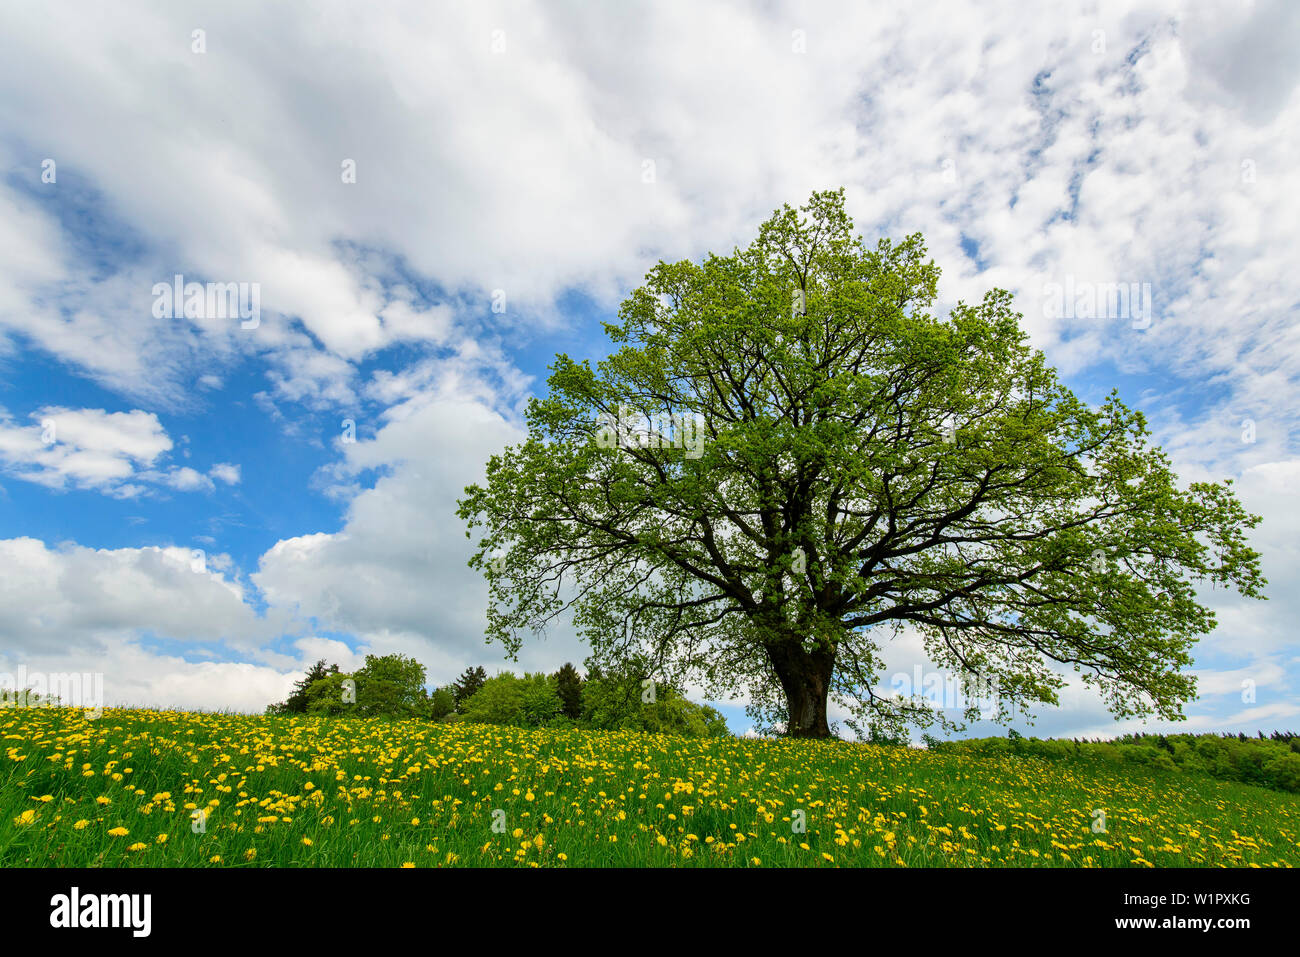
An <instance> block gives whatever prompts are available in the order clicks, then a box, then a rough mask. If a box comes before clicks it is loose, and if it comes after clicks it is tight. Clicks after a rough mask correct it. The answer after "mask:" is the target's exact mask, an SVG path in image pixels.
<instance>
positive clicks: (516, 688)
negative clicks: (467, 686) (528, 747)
mask: <svg viewBox="0 0 1300 957" xmlns="http://www.w3.org/2000/svg"><path fill="white" fill-rule="evenodd" d="M462 711H463V713H464V715H465V720H466V721H473V722H477V723H481V724H506V725H514V726H516V727H521V728H537V727H541V726H542V725H543V724H545V723H546V722H548V721H550V720H551V719H553V718H555V717H557V716H558V715H559V714H560V696H559V694H558V693H557V692H556V689H555V683H554V680H553V679H552V678H550V677H548V676H547V675H544V674H540V673H538V674H525V675H524V676H523V677H522V678H520V677H518V676H516V675H514V674H512V673H510V672H508V671H505V672H502V673H501V674H499V675H497V676H496V677H494V678H489V679H488V680H487V681H485V682H484V683H483V686H482V687H481V688H479V690H478V691H476V692H475V693H474V694H473V695H472V696H471V697H470V698H469V699H468V700H467V701H466V702H465V704H464V706H463V708H462Z"/></svg>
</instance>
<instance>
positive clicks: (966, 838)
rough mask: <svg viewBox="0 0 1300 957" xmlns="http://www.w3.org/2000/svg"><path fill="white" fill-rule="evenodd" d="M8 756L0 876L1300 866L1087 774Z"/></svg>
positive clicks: (823, 763) (1253, 838)
mask: <svg viewBox="0 0 1300 957" xmlns="http://www.w3.org/2000/svg"><path fill="white" fill-rule="evenodd" d="M0 737H3V756H0V865H3V866H6V867H15V866H50V865H59V866H84V865H102V866H110V867H117V866H154V867H157V866H208V865H210V866H267V865H276V866H393V867H401V866H416V867H429V866H448V865H452V866H483V865H489V866H500V865H503V864H504V865H522V866H534V867H535V866H545V867H554V866H569V867H573V866H608V865H613V866H730V867H757V866H762V867H773V866H826V867H831V866H885V867H888V866H905V867H922V866H924V867H945V866H1025V865H1033V866H1053V867H1055V866H1065V867H1113V866H1125V867H1127V866H1136V867H1159V866H1215V865H1226V866H1252V867H1253V866H1260V867H1270V866H1284V867H1289V866H1294V865H1296V864H1297V863H1300V799H1298V798H1297V797H1296V796H1294V795H1289V794H1285V793H1280V792H1276V791H1269V790H1265V789H1262V788H1257V787H1253V786H1249V785H1243V784H1236V783H1230V782H1224V781H1217V780H1213V779H1211V778H1209V777H1205V776H1203V775H1199V774H1192V773H1187V772H1185V771H1169V770H1166V769H1161V768H1158V767H1145V766H1141V765H1122V766H1121V765H1117V764H1116V763H1114V762H1108V761H1104V760H1098V759H1096V758H1094V757H1092V756H1090V755H1088V754H1087V753H1081V754H1080V755H1078V756H1064V757H1059V758H1055V759H1053V760H1043V759H1041V758H1038V757H1035V756H1032V755H1019V754H1000V755H983V754H976V753H967V752H962V751H959V750H951V751H949V750H941V751H936V752H927V751H923V750H914V749H909V748H896V747H885V746H876V745H870V744H850V743H842V742H789V741H767V740H746V739H736V738H722V739H687V738H676V737H670V736H666V735H651V734H642V733H635V732H589V731H576V730H574V731H566V730H539V731H528V730H520V729H513V728H504V727H497V726H490V725H473V724H454V725H430V724H428V723H423V722H416V721H404V722H393V723H389V722H384V721H378V720H363V719H344V718H310V719H307V718H288V717H266V716H244V715H223V714H199V713H185V712H173V711H149V710H112V709H110V710H107V711H105V712H104V715H103V717H101V718H99V719H97V720H88V719H86V718H85V717H84V716H83V713H82V712H80V711H77V710H73V709H64V708H50V709H42V708H23V709H12V710H8V711H6V712H3V713H0ZM200 812H204V813H202V814H200ZM1098 812H1100V813H1098ZM1103 818H1104V827H1105V830H1104V831H1101V832H1098V831H1094V828H1095V827H1099V826H1101V824H1102V821H1103Z"/></svg>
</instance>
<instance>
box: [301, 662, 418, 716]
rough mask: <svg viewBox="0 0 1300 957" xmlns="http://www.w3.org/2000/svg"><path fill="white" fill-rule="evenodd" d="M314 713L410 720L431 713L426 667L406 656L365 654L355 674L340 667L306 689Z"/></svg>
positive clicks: (310, 711) (309, 706)
mask: <svg viewBox="0 0 1300 957" xmlns="http://www.w3.org/2000/svg"><path fill="white" fill-rule="evenodd" d="M305 698H306V709H305V710H306V711H307V712H309V713H311V714H326V715H344V714H352V715H355V716H357V717H365V718H411V717H417V716H422V715H426V714H428V711H429V699H428V695H427V694H426V692H425V690H424V665H422V664H420V663H419V662H418V661H416V660H415V659H414V658H408V657H406V656H405V655H382V656H381V655H366V661H365V664H364V665H362V667H361V668H359V669H358V670H357V671H356V672H355V673H354V674H350V675H349V674H344V673H342V672H339V671H338V669H337V668H335V669H334V671H332V672H330V673H328V674H326V675H325V676H324V677H322V678H318V679H316V680H315V681H313V682H312V683H311V684H310V685H308V686H307V687H306V690H305Z"/></svg>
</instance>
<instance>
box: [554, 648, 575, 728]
mask: <svg viewBox="0 0 1300 957" xmlns="http://www.w3.org/2000/svg"><path fill="white" fill-rule="evenodd" d="M554 677H555V690H556V691H557V693H558V694H559V696H560V710H561V712H562V713H563V714H564V716H565V717H566V718H570V719H572V720H574V721H576V720H577V719H578V718H580V717H582V675H580V674H578V669H577V668H575V667H573V664H572V663H571V662H568V661H566V662H565V663H564V665H563V667H561V668H560V670H559V671H557V672H556V673H555V675H554Z"/></svg>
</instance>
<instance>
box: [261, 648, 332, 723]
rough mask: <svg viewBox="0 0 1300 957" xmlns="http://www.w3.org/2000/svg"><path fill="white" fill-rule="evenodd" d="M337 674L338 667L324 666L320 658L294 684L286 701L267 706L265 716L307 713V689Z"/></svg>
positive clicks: (323, 660) (323, 661)
mask: <svg viewBox="0 0 1300 957" xmlns="http://www.w3.org/2000/svg"><path fill="white" fill-rule="evenodd" d="M338 673H339V666H338V665H328V666H327V665H326V664H325V659H324V658H322V659H321V660H320V661H318V662H316V663H315V664H314V665H312V666H311V667H310V668H308V669H307V674H306V675H304V676H303V678H302V679H301V680H300V681H298V682H296V683H295V684H294V686H293V691H292V692H291V693H290V695H289V697H288V698H287V699H285V700H284V701H280V702H277V703H275V704H273V705H270V706H268V707H267V709H266V713H267V714H306V713H307V689H308V688H310V687H311V686H312V684H313V683H314V682H317V681H319V680H321V679H322V678H325V677H327V676H329V675H336V674H338Z"/></svg>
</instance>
